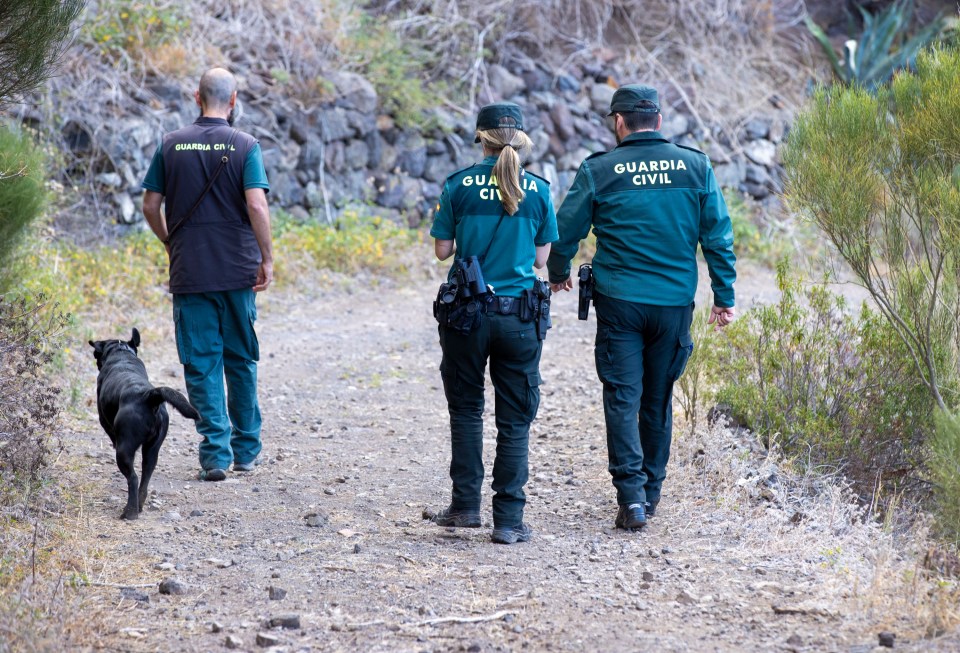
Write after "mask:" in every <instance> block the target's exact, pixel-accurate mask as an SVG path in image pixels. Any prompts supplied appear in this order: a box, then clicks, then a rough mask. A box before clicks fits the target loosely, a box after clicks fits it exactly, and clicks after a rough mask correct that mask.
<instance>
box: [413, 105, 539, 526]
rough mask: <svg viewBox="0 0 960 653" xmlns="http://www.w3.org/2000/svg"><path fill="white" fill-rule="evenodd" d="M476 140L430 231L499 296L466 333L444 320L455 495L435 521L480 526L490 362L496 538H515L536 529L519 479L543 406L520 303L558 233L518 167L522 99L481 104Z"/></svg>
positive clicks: (523, 144)
mask: <svg viewBox="0 0 960 653" xmlns="http://www.w3.org/2000/svg"><path fill="white" fill-rule="evenodd" d="M475 142H477V143H482V144H483V155H484V159H483V161H481V162H480V163H477V164H476V165H473V166H471V167H469V168H466V169H464V170H460V171H458V172H455V173H453V174H452V175H450V176H449V177H447V180H446V182H445V183H444V186H443V193H442V194H441V197H440V204H439V205H438V206H437V213H436V218H435V221H434V224H433V228H432V229H431V230H430V235H431V236H433V237H434V238H435V239H436V240H435V243H434V246H435V250H436V254H437V258H438V259H440V260H441V261H445V260H447V259H448V258H450V256H451V255H453V254H454V253H455V254H456V257H457V259H458V260H461V261H462V260H466V259H468V257H473V256H475V257H478V259H479V268H480V273H481V274H482V277H483V280H484V281H485V282H486V284H488V285H489V286H492V288H493V296H492V297H490V296H487V297H484V298H482V299H481V301H480V302H479V306H481V311H480V313H481V315H480V321H479V325H478V326H476V327H475V328H474V329H473V330H472V331H471V332H470V333H467V334H463V333H461V332H460V331H458V330H456V329H454V328H451V327H450V326H449V325H446V324H441V325H440V347H441V349H442V350H443V360H442V361H441V362H440V375H441V377H442V378H443V389H444V393H445V394H446V397H447V408H448V410H449V412H450V440H451V448H452V457H451V461H450V478H451V480H452V481H453V496H452V500H451V502H450V505H449V507H448V508H446V509H445V510H443V511H441V512H440V513H439V514H437V515H436V516H435V517H434V518H433V520H434V522H435V523H437V524H439V525H440V526H463V527H468V528H479V527H480V488H481V485H482V484H483V457H482V455H483V382H484V368H485V367H486V364H487V359H489V360H490V378H491V379H492V381H493V388H494V391H495V394H496V423H497V452H496V458H495V459H494V463H493V484H492V488H493V491H494V496H493V533H492V539H493V541H494V542H498V543H501V544H513V543H514V542H526V541H527V540H529V539H530V536H531V534H532V531H531V530H530V527H529V526H527V525H526V524H524V523H523V507H524V504H525V503H526V496H525V495H524V492H523V486H524V484H525V483H526V482H527V441H528V438H529V433H530V422H532V421H533V418H534V417H535V416H536V414H537V408H538V407H539V405H540V351H541V348H542V342H541V340H540V339H539V338H538V337H537V328H536V327H537V325H536V323H535V322H534V321H523V320H522V319H521V310H520V308H521V303H522V302H521V300H524V301H525V300H527V297H526V296H525V293H524V291H532V289H533V287H534V282H535V281H537V278H536V275H535V274H534V272H533V268H534V267H537V268H541V267H543V266H544V264H545V263H546V260H547V256H548V255H549V254H550V243H551V242H553V241H555V240H557V238H558V235H557V218H556V215H555V213H554V209H553V201H552V200H551V198H550V188H549V184H548V182H547V181H546V180H544V179H541V178H540V177H537V176H535V175H533V174H531V173H529V172H527V171H525V170H524V169H523V168H522V167H521V166H520V156H519V154H518V151H529V149H530V146H531V144H532V143H531V141H530V137H529V136H527V135H526V133H524V131H523V115H522V113H521V111H520V107H519V106H517V105H516V104H512V103H498V104H490V105H487V106H485V107H483V108H482V109H480V113H479V114H478V115H477V131H476V141H475ZM471 263H472V261H471ZM455 266H456V262H455ZM453 276H454V275H453V270H451V278H453ZM524 313H526V311H524ZM523 317H524V318H525V319H529V316H528V315H524V316H523Z"/></svg>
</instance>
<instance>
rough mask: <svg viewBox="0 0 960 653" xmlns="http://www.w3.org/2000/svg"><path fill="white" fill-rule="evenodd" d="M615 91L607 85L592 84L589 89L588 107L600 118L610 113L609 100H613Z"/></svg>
mask: <svg viewBox="0 0 960 653" xmlns="http://www.w3.org/2000/svg"><path fill="white" fill-rule="evenodd" d="M615 91H616V89H615V88H613V87H612V86H610V85H609V84H603V83H600V84H594V85H593V86H592V87H591V88H590V105H591V106H592V107H593V110H594V111H595V112H597V113H599V114H600V115H602V116H605V115H607V114H608V113H610V100H612V99H613V94H614V92H615Z"/></svg>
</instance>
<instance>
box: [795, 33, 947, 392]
mask: <svg viewBox="0 0 960 653" xmlns="http://www.w3.org/2000/svg"><path fill="white" fill-rule="evenodd" d="M958 87H960V50H957V49H935V50H932V51H929V52H924V53H921V54H920V56H919V57H918V58H917V72H916V73H915V74H913V73H902V74H900V75H897V77H896V78H895V79H894V81H893V83H892V84H891V87H890V88H889V89H882V90H878V92H877V93H876V95H871V94H869V93H868V92H867V91H866V90H864V89H862V88H858V87H854V88H844V87H834V88H832V89H829V90H823V89H821V90H819V91H818V92H817V93H816V95H815V97H814V98H813V101H812V103H811V105H810V107H809V108H808V109H807V110H806V111H805V112H803V113H802V114H801V115H800V116H798V118H797V121H796V123H795V125H794V128H793V129H792V130H791V132H790V136H789V139H788V141H787V145H786V147H785V148H784V151H783V160H784V165H785V168H786V178H787V186H786V196H787V200H788V203H789V204H790V205H791V206H792V207H793V208H794V209H796V210H797V211H798V212H800V213H802V214H804V215H806V216H808V217H810V218H811V219H812V220H813V221H814V222H815V223H816V225H817V226H818V227H820V229H821V230H822V231H823V232H824V233H825V234H826V235H827V236H828V237H829V239H830V241H831V242H832V243H833V245H834V246H835V247H836V250H837V252H838V253H839V254H840V255H841V256H842V257H843V258H844V259H845V260H846V262H847V263H848V264H849V265H850V267H851V268H852V269H853V271H854V273H855V274H856V275H857V277H858V278H859V279H860V282H861V283H862V284H863V285H864V286H865V287H866V288H867V290H869V291H870V293H871V295H873V297H874V299H875V300H876V302H877V305H878V307H879V310H880V312H881V313H882V315H883V316H884V317H885V318H887V320H888V322H889V325H890V327H891V328H892V330H893V333H894V334H895V335H896V337H897V339H898V340H899V342H901V343H903V345H904V346H905V347H906V348H907V350H908V351H909V354H910V357H911V359H912V360H913V361H914V364H915V365H916V367H917V370H918V373H919V374H920V377H921V378H922V379H923V382H924V383H925V384H926V386H927V387H928V388H929V390H930V392H931V393H932V395H933V396H934V398H935V400H936V401H937V403H938V404H939V405H940V406H941V408H948V407H952V406H955V405H956V404H957V402H958V401H960V397H958V396H957V395H956V394H947V393H948V390H947V388H948V387H953V386H955V385H956V382H955V379H956V378H957V377H958V375H960V357H958V352H960V329H958V322H960V319H958V318H960V186H958V184H957V183H956V181H955V179H954V170H955V167H956V160H957V156H958V154H957V153H958V152H960V99H958V97H957V93H956V89H957V88H958Z"/></svg>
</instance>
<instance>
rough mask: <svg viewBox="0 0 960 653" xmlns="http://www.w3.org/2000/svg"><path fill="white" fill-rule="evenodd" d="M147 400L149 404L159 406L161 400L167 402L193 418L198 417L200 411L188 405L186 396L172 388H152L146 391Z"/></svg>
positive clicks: (184, 414)
mask: <svg viewBox="0 0 960 653" xmlns="http://www.w3.org/2000/svg"><path fill="white" fill-rule="evenodd" d="M147 401H149V402H150V405H151V406H159V405H160V404H162V403H163V402H167V403H168V404H170V405H171V406H173V407H174V408H176V409H177V411H179V413H180V414H181V415H183V416H184V417H186V418H188V419H193V420H197V419H200V413H198V412H197V409H196V408H194V407H193V406H191V405H190V402H189V401H187V398H186V397H184V396H183V395H182V394H180V393H179V392H177V391H176V390H174V389H173V388H167V387H160V388H153V389H152V390H150V392H148V393H147Z"/></svg>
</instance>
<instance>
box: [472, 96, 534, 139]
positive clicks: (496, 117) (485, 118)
mask: <svg viewBox="0 0 960 653" xmlns="http://www.w3.org/2000/svg"><path fill="white" fill-rule="evenodd" d="M507 127H510V128H512V129H519V130H520V131H523V112H521V111H520V107H519V106H517V105H516V104H514V103H513V102H497V103H496V104H488V105H486V106H484V107H481V108H480V113H478V114H477V131H484V130H485V129H501V128H507ZM479 142H480V137H479V136H477V138H476V139H475V140H474V143H479Z"/></svg>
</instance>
